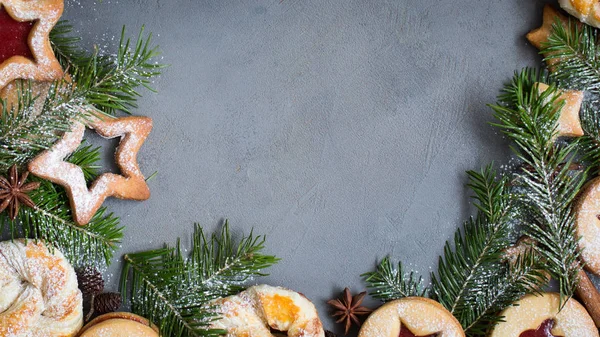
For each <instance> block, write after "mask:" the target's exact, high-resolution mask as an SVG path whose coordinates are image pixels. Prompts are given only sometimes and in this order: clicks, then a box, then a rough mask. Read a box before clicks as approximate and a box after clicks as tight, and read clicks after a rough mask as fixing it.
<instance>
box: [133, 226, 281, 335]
mask: <svg viewBox="0 0 600 337" xmlns="http://www.w3.org/2000/svg"><path fill="white" fill-rule="evenodd" d="M264 242H265V238H264V237H263V236H254V235H253V234H252V233H250V235H249V236H247V237H244V238H242V239H241V240H239V242H235V241H234V240H233V238H232V235H231V233H230V232H229V225H228V224H227V223H225V225H224V226H223V229H222V231H221V232H220V233H219V234H213V235H211V236H210V238H207V237H206V235H205V234H204V231H203V230H202V228H201V227H199V226H197V227H196V230H195V233H194V237H193V242H192V246H193V247H192V253H191V255H190V257H189V258H185V257H183V253H182V250H181V247H180V244H179V242H178V243H177V246H176V247H175V248H169V247H166V248H163V249H158V250H152V251H147V252H142V253H134V254H126V255H125V256H124V260H125V264H124V266H123V271H122V274H121V293H122V294H128V295H130V298H131V304H132V311H133V312H134V313H137V314H140V315H142V316H144V317H147V318H148V319H150V320H151V321H153V322H154V323H156V324H157V325H158V326H159V327H160V330H161V334H162V335H164V336H220V335H222V334H223V333H224V332H223V331H220V330H214V329H209V325H210V322H211V321H213V320H214V319H216V318H217V314H216V313H215V312H214V310H212V309H211V308H210V307H209V306H208V305H207V302H209V301H211V300H213V299H216V298H220V297H224V296H229V295H233V294H236V293H238V292H239V291H241V290H243V288H244V284H245V283H246V282H248V281H249V280H251V279H252V278H254V277H256V276H263V275H265V274H263V272H262V270H263V269H265V268H267V267H269V266H271V265H273V264H275V263H276V262H277V261H278V259H277V258H276V257H274V256H270V255H264V254H262V253H261V251H262V250H263V249H264Z"/></svg>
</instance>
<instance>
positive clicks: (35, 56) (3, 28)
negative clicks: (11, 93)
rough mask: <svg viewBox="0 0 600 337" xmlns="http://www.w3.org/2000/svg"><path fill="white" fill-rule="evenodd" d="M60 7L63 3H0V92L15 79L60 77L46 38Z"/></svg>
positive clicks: (60, 0)
mask: <svg viewBox="0 0 600 337" xmlns="http://www.w3.org/2000/svg"><path fill="white" fill-rule="evenodd" d="M63 7H64V3H63V0H36V1H31V0H0V89H2V88H4V87H5V86H6V85H8V84H9V83H10V82H12V81H13V80H16V79H27V80H36V81H52V80H56V79H59V78H60V77H61V76H62V74H63V72H62V69H61V66H60V64H59V63H58V60H57V59H56V57H55V56H54V52H53V51H52V46H51V45H50V38H49V34H50V31H52V28H53V27H54V25H55V24H56V23H57V22H58V20H59V18H60V16H61V15H62V12H63Z"/></svg>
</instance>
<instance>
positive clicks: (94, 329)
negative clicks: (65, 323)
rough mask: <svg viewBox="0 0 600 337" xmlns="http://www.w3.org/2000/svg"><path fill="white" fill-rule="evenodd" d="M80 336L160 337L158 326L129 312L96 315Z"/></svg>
mask: <svg viewBox="0 0 600 337" xmlns="http://www.w3.org/2000/svg"><path fill="white" fill-rule="evenodd" d="M77 336H79V337H121V336H127V337H158V336H159V334H158V328H157V327H156V326H155V325H153V324H151V323H150V322H149V321H148V320H147V319H145V318H143V317H140V316H138V315H134V314H130V313H127V312H115V313H111V314H106V315H102V316H98V317H96V318H95V319H94V320H92V321H91V322H89V323H88V324H86V325H85V326H84V327H83V329H81V331H80V332H79V335H77Z"/></svg>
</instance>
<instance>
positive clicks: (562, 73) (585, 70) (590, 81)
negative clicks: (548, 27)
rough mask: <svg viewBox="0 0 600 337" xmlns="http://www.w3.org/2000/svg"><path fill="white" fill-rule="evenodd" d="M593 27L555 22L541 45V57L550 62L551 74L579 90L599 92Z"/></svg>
mask: <svg viewBox="0 0 600 337" xmlns="http://www.w3.org/2000/svg"><path fill="white" fill-rule="evenodd" d="M597 41H598V36H597V30H596V29H595V28H593V27H591V26H588V25H576V24H572V23H571V22H569V23H568V24H567V25H563V24H562V23H560V22H556V23H554V24H553V25H552V32H551V34H550V36H549V37H548V41H547V42H546V43H544V44H543V45H542V49H541V51H540V53H541V54H544V55H546V57H545V58H544V60H545V61H546V62H547V63H549V64H552V77H553V78H555V79H556V80H558V81H560V82H561V85H566V86H569V87H572V88H578V89H580V90H586V91H591V92H594V93H599V92H600V57H599V53H598V52H599V50H598V46H597Z"/></svg>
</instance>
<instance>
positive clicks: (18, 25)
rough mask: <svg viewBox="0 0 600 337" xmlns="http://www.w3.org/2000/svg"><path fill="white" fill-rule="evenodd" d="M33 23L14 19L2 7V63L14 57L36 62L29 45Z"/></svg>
mask: <svg viewBox="0 0 600 337" xmlns="http://www.w3.org/2000/svg"><path fill="white" fill-rule="evenodd" d="M33 23H34V22H33V21H24V22H20V21H17V20H15V19H13V18H12V17H11V16H10V15H8V12H7V11H6V10H5V9H4V7H3V6H0V63H2V62H4V61H6V60H8V59H9V58H11V57H13V56H23V57H26V58H28V59H30V60H31V61H34V59H33V54H32V53H31V49H30V48H29V43H28V38H29V34H30V33H31V29H32V28H33Z"/></svg>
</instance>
